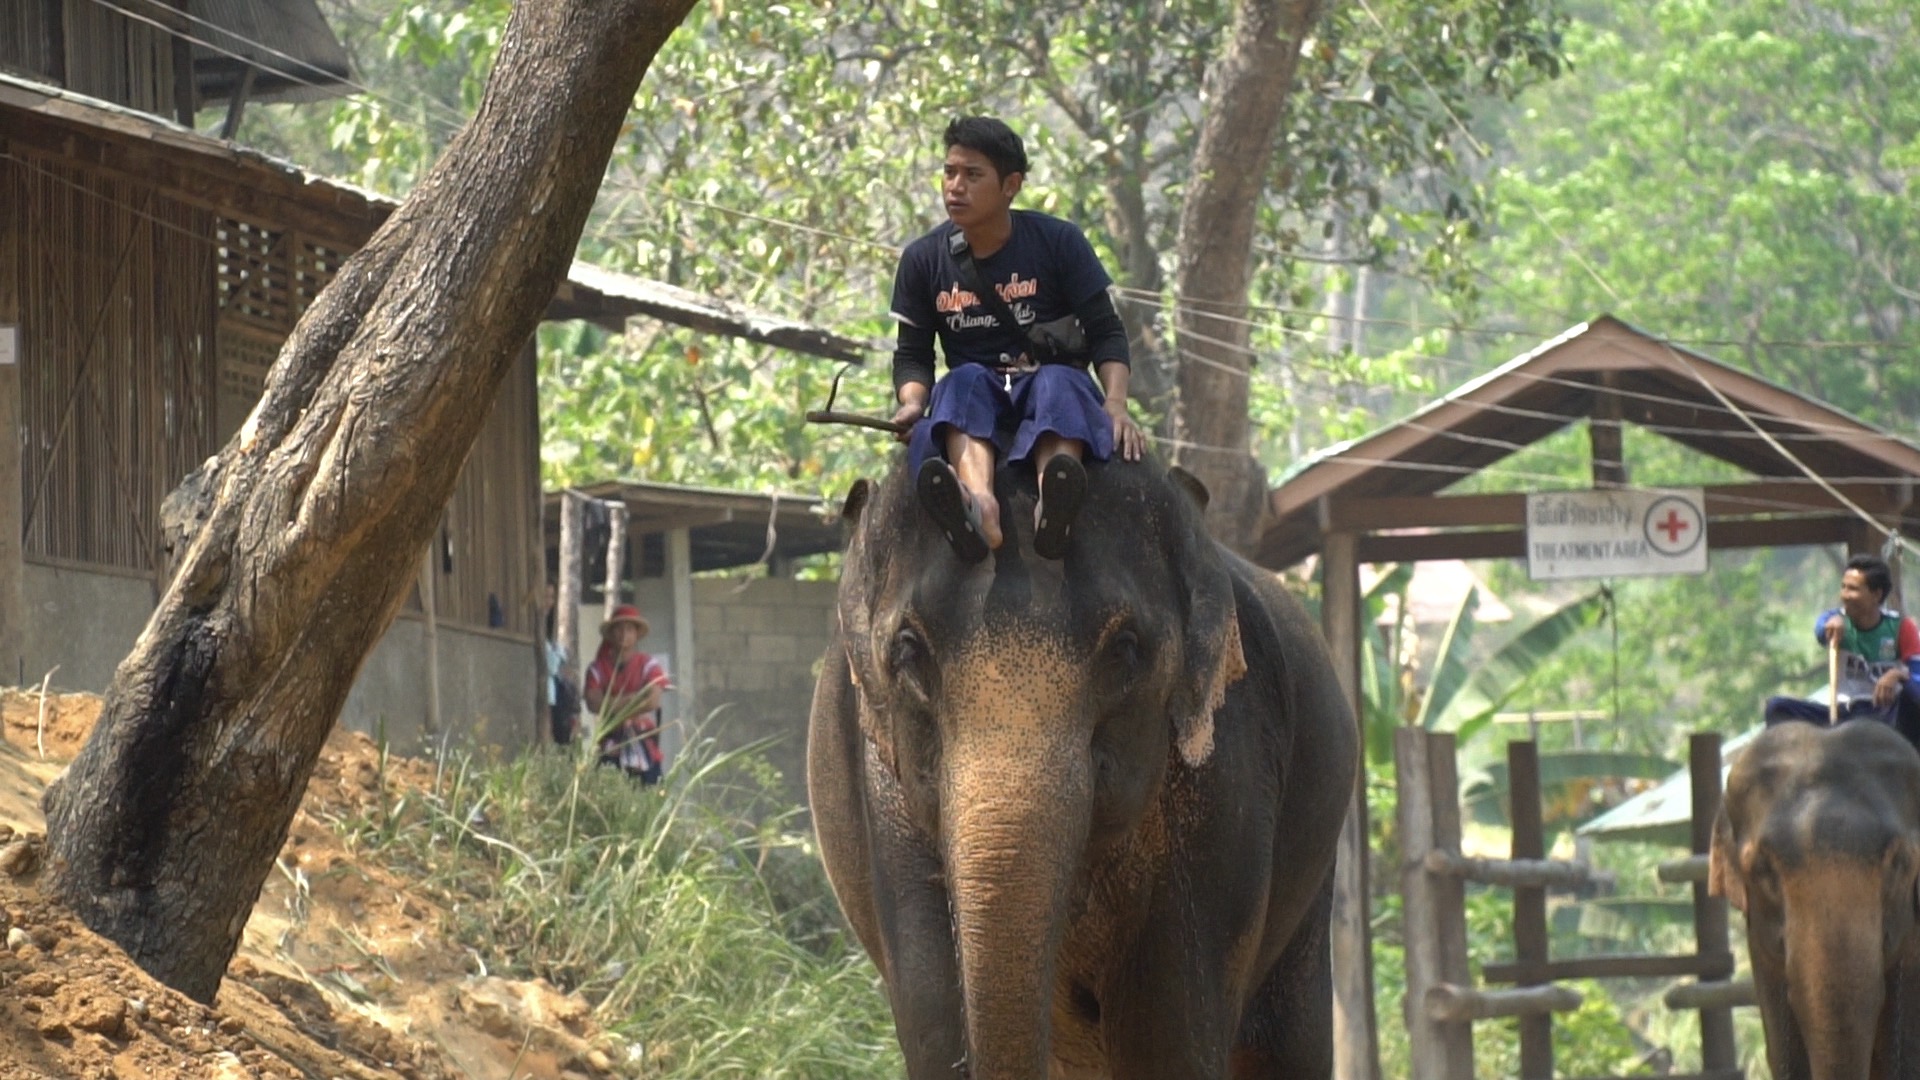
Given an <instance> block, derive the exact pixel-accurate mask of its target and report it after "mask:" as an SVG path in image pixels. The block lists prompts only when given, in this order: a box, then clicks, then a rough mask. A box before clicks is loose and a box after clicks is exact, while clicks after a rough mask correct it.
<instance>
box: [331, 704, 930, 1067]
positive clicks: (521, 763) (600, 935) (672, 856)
mask: <svg viewBox="0 0 1920 1080" xmlns="http://www.w3.org/2000/svg"><path fill="white" fill-rule="evenodd" d="M769 771H770V770H769V769H768V767H767V766H766V764H765V762H764V760H762V759H760V758H758V757H757V756H756V751H755V750H754V749H752V748H749V749H747V750H742V751H735V752H730V753H725V754H721V753H716V752H715V751H714V750H713V748H712V746H711V745H710V744H706V743H702V742H699V741H697V740H696V742H695V744H694V746H692V747H691V748H690V749H689V751H688V753H687V754H685V755H683V756H682V758H681V759H680V760H679V761H678V762H677V763H676V765H675V768H674V770H673V772H672V773H670V774H669V777H668V782H667V783H666V784H664V785H662V786H661V787H660V788H653V789H644V788H640V787H638V786H637V785H635V784H633V783H632V782H631V781H629V780H628V779H627V778H626V777H624V776H622V775H620V774H619V773H618V771H617V770H612V769H600V768H595V767H594V766H593V764H592V759H591V755H590V754H589V755H588V756H584V757H575V756H573V755H568V754H561V753H536V754H528V755H525V756H523V757H521V758H518V759H516V760H514V761H510V762H506V763H485V762H481V761H478V760H474V759H471V758H464V757H456V758H454V759H453V760H451V761H450V762H449V763H448V765H447V767H446V768H445V770H444V771H443V773H442V779H441V782H440V783H439V784H438V785H437V787H436V788H435V789H434V790H432V791H429V792H425V793H422V794H420V795H416V796H411V797H410V798H411V799H412V802H411V803H398V804H396V803H388V804H386V805H384V806H383V807H381V808H380V809H378V810H376V811H374V812H372V813H371V814H369V815H368V816H366V817H365V818H362V819H359V820H354V821H347V822H343V823H341V827H342V829H343V831H345V832H346V834H347V836H348V838H349V841H350V842H351V843H353V844H356V845H358V846H360V847H361V848H363V849H364V850H367V851H368V852H369V853H370V854H372V855H373V856H375V857H377V858H380V859H383V860H385V861H387V862H389V863H390V864H392V865H394V866H396V867H397V868H399V869H401V870H402V871H403V872H406V873H408V874H409V875H410V876H413V877H415V878H416V879H417V880H419V881H421V882H422V883H423V885H424V886H425V887H427V888H428V889H430V890H432V891H435V892H437V893H439V894H440V895H442V896H443V897H444V898H445V899H446V900H447V901H448V907H449V910H450V911H451V912H452V919H453V923H454V925H453V927H452V930H453V931H454V933H455V934H456V936H457V937H458V939H459V940H460V941H461V942H462V943H463V944H465V945H467V946H470V947H471V948H473V949H474V950H476V951H477V952H478V953H479V955H480V956H482V957H483V958H484V960H485V962H486V964H487V966H488V968H489V969H490V970H493V971H497V972H502V973H505V974H508V975H512V976H518V977H530V976H534V975H539V976H543V977H545V978H547V979H549V980H551V981H552V982H553V983H554V984H555V985H557V986H559V987H561V988H563V989H566V990H575V989H577V990H579V991H581V992H582V993H583V994H585V995H586V996H587V998H588V999H589V1000H590V1001H592V1002H594V1004H595V1014H596V1017H597V1019H598V1020H599V1022H600V1023H601V1024H602V1026H604V1027H607V1028H609V1029H612V1030H615V1031H617V1032H619V1033H621V1034H622V1035H624V1036H626V1037H628V1038H629V1039H630V1040H632V1041H633V1042H635V1043H637V1044H638V1045H640V1046H642V1047H644V1048H645V1052H646V1065H645V1075H646V1076H648V1077H660V1078H677V1077H688V1078H691V1077H715V1076H718V1077H736V1078H741V1080H749V1078H759V1077H787V1078H807V1077H822V1076H833V1077H842V1076H845V1077H875V1078H879V1077H891V1076H898V1075H900V1072H901V1068H902V1067H901V1065H900V1062H899V1051H898V1048H897V1044H896V1043H895V1041H894V1037H893V1027H892V1020H891V1015H890V1013H889V1012H888V1009H887V1005H886V1002H885V999H884V997H883V996H882V994H881V993H880V990H879V987H878V980H877V978H876V976H875V974H874V971H873V967H872V964H871V963H870V962H869V961H868V960H867V958H866V956H865V954H864V953H862V952H861V951H860V949H859V948H858V946H857V945H856V944H855V943H854V942H853V941H852V940H851V938H850V937H849V936H848V935H846V934H845V933H843V931H842V930H841V923H840V920H839V915H838V911H837V909H836V908H835V907H834V901H833V898H832V895H831V893H830V892H829V890H828V887H827V884H826V880H825V876H824V873H823V872H822V870H821V868H820V862H819V858H818V855H817V853H816V852H815V851H814V848H813V842H812V839H811V837H810V836H807V835H803V834H801V833H800V832H798V831H797V830H796V826H797V820H796V819H797V814H798V811H797V810H793V811H789V812H788V813H786V814H784V815H774V816H770V817H765V818H745V817H737V816H732V815H729V814H727V813H726V812H724V811H723V810H721V809H719V808H720V807H723V806H729V805H761V804H764V803H765V802H766V798H765V797H766V796H767V795H769V794H770V793H771V792H772V791H773V790H774V789H773V788H772V787H770V786H769V785H771V784H773V783H775V781H774V780H773V779H772V778H771V777H770V776H769V775H768V774H769ZM743 796H744V797H743Z"/></svg>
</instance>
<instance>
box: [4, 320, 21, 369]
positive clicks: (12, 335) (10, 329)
mask: <svg viewBox="0 0 1920 1080" xmlns="http://www.w3.org/2000/svg"><path fill="white" fill-rule="evenodd" d="M19 362H20V328H19V327H17V326H8V325H6V324H5V323H0V367H6V366H8V365H10V364H17V363H19Z"/></svg>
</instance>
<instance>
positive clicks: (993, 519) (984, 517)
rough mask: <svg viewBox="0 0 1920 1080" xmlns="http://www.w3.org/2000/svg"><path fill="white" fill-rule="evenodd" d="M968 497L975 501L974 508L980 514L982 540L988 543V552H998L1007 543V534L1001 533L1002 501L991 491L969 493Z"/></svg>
mask: <svg viewBox="0 0 1920 1080" xmlns="http://www.w3.org/2000/svg"><path fill="white" fill-rule="evenodd" d="M967 497H968V498H970V499H972V500H973V508H974V509H975V510H977V511H979V514H980V538H981V539H982V540H985V541H986V542H987V550H989V551H997V550H999V548H1000V545H1001V544H1003V543H1005V542H1006V539H1007V538H1006V534H1004V533H1002V532H1001V531H1000V500H998V499H996V498H994V497H993V492H991V491H969V492H967Z"/></svg>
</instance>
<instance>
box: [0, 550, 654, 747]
mask: <svg viewBox="0 0 1920 1080" xmlns="http://www.w3.org/2000/svg"><path fill="white" fill-rule="evenodd" d="M25 571H26V572H25V575H24V580H23V583H22V584H23V591H24V593H25V597H26V608H27V610H28V612H29V613H30V619H29V621H28V623H27V632H26V634H25V635H24V640H23V642H22V649H23V655H22V656H21V657H19V658H17V659H16V660H15V661H14V662H13V664H12V668H13V670H10V671H5V672H0V682H4V683H12V682H15V681H18V682H20V683H21V684H22V685H27V686H35V685H38V684H39V681H40V678H41V676H42V675H44V674H46V672H47V671H48V670H50V669H53V668H54V667H55V666H56V665H58V670H55V671H54V672H53V678H52V680H51V685H52V687H53V688H55V689H64V690H85V691H89V692H92V693H101V692H103V691H105V690H106V688H107V685H108V684H109V683H111V682H112V681H113V672H114V669H115V668H117V667H118V666H119V665H120V661H121V660H123V659H125V658H126V655H127V653H128V652H129V651H131V650H132V648H133V643H134V641H135V639H137V638H138V637H139V636H140V632H141V631H142V630H143V629H144V628H145V627H146V624H147V619H148V618H149V617H150V616H151V615H152V614H153V608H154V588H153V583H152V582H151V581H148V580H145V579H141V578H133V577H126V576H123V575H117V574H107V573H97V572H93V571H87V570H75V569H67V568H61V567H53V566H44V565H41V564H38V563H28V564H27V565H26V568H25ZM594 625H595V626H596V627H597V626H598V625H599V622H598V620H596V621H595V622H594ZM669 640H671V639H669ZM439 642H440V715H441V723H442V724H443V726H444V727H445V728H446V730H447V731H450V732H451V733H452V735H453V741H454V742H455V743H461V742H479V743H482V744H490V745H494V746H499V747H504V748H506V749H507V750H509V751H518V750H519V749H520V748H522V747H524V746H527V745H528V744H529V743H530V742H531V740H532V736H533V734H534V716H535V712H534V709H535V695H536V694H537V693H538V692H539V679H538V678H537V677H536V674H535V672H536V670H537V669H536V666H535V665H536V664H537V662H538V661H537V659H536V657H535V654H534V645H533V643H532V642H530V641H519V640H515V639H514V638H513V637H511V636H509V635H506V634H501V633H498V632H492V631H480V630H463V629H460V628H457V627H453V626H448V625H444V624H443V625H441V626H440V627H439ZM426 673H427V663H426V625H425V622H424V621H423V620H422V619H421V617H420V616H418V615H414V614H411V613H403V614H402V615H401V616H400V617H399V618H397V619H395V620H394V622H393V625H392V626H391V627H389V628H388V630H387V633H386V635H385V636H384V637H382V638H381V639H380V641H379V643H378V644H376V645H375V646H374V648H373V652H372V653H371V654H369V655H368V657H367V659H366V662H365V663H364V664H363V665H362V666H361V669H360V672H359V675H358V676H357V677H356V679H355V680H354V684H353V689H352V690H351V692H349V693H348V695H347V700H346V704H345V705H344V706H342V708H341V713H340V722H341V724H342V725H344V726H346V727H348V728H352V729H354V730H358V731H365V732H368V733H373V732H375V731H380V730H384V731H385V732H386V734H387V737H388V738H389V739H390V740H391V741H392V743H393V745H394V747H395V749H397V750H399V751H400V752H401V753H407V754H412V753H418V752H419V751H420V750H421V749H422V748H423V747H424V745H425V743H426V742H427V741H429V740H427V739H426V738H425V736H424V733H423V731H422V728H423V726H424V721H425V719H426V713H427V693H426ZM433 741H437V740H433Z"/></svg>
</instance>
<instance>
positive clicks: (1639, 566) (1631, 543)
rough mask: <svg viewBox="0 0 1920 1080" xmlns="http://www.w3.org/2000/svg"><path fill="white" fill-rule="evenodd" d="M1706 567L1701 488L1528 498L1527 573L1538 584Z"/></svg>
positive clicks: (1693, 571) (1696, 570)
mask: <svg viewBox="0 0 1920 1080" xmlns="http://www.w3.org/2000/svg"><path fill="white" fill-rule="evenodd" d="M1706 572H1707V515H1706V499H1705V497H1704V496H1703V495H1702V493H1701V491H1700V489H1699V488H1690V489H1686V490H1681V491H1633V490H1625V489H1621V490H1606V491H1598V490H1596V491H1555V492H1549V493H1547V494H1544V495H1528V496H1527V574H1528V575H1529V576H1531V577H1532V578H1533V579H1534V580H1536V581H1555V580H1563V579H1567V578H1598V577H1651V576H1653V575H1657V574H1704V573H1706Z"/></svg>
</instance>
